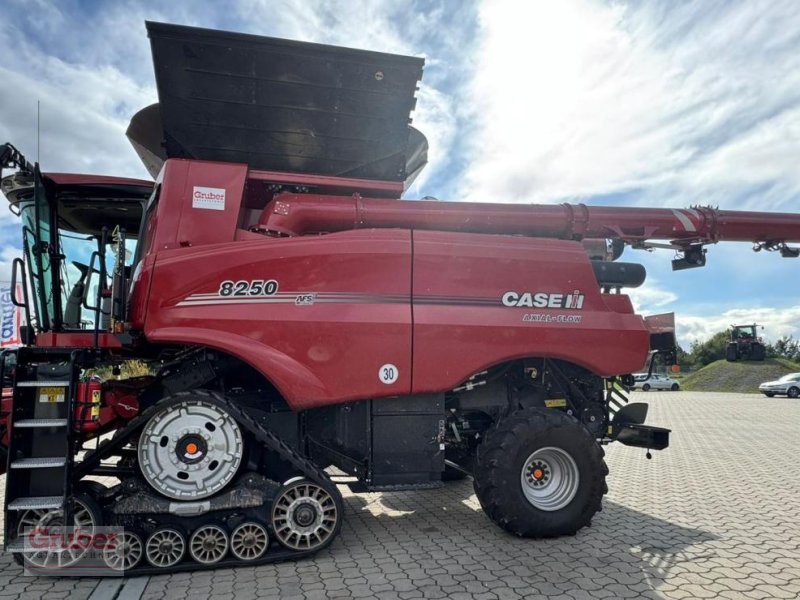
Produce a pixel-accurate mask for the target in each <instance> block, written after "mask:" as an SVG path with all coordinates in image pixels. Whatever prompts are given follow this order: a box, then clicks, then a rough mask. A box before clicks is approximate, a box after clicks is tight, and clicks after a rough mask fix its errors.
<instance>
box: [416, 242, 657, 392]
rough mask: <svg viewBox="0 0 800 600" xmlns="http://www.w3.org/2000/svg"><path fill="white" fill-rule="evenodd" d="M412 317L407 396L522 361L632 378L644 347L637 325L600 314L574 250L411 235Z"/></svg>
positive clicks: (625, 317) (579, 251)
mask: <svg viewBox="0 0 800 600" xmlns="http://www.w3.org/2000/svg"><path fill="white" fill-rule="evenodd" d="M567 296H572V297H573V299H570V300H568V299H567ZM577 296H580V297H581V298H580V300H579V301H578V300H575V299H574V298H576V297H577ZM504 299H505V301H504ZM541 304H545V306H537V305H541ZM615 308H617V310H619V309H620V308H622V306H621V305H620V303H616V304H615ZM413 310H414V382H413V393H415V394H419V393H427V392H434V391H441V390H443V389H449V388H453V387H455V386H457V385H458V384H459V383H460V382H462V381H464V380H465V379H466V378H467V377H469V376H470V375H472V374H474V373H476V372H478V371H481V370H483V369H485V368H486V367H489V366H491V365H494V364H497V363H500V362H502V361H505V360H510V359H514V358H522V357H529V356H545V357H553V358H561V359H564V360H568V361H571V362H573V363H576V364H578V365H581V366H583V367H586V368H587V369H589V370H591V371H593V372H595V373H597V374H599V375H615V374H622V373H632V372H634V371H637V370H639V369H640V368H641V366H642V365H643V364H644V362H645V360H646V358H647V352H648V348H649V347H648V333H647V330H646V328H645V326H644V323H643V320H642V318H641V317H639V316H637V315H634V314H624V313H620V312H615V311H612V310H609V307H608V306H607V305H606V303H605V302H604V301H603V298H602V296H601V294H600V290H599V288H598V285H597V280H596V279H595V277H594V274H593V272H592V268H591V264H590V262H589V259H588V256H587V254H586V252H585V251H584V249H583V247H582V246H581V245H580V244H579V243H577V242H570V241H559V240H537V239H530V238H520V237H510V236H493V235H479V234H461V233H447V232H432V231H415V232H414V281H413Z"/></svg>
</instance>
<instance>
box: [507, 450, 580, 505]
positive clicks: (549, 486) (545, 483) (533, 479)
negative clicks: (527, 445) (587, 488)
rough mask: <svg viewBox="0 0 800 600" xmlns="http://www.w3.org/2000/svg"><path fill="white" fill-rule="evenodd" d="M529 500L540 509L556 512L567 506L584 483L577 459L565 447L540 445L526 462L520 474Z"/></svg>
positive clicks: (524, 492)
mask: <svg viewBox="0 0 800 600" xmlns="http://www.w3.org/2000/svg"><path fill="white" fill-rule="evenodd" d="M520 483H521V485H522V493H523V494H524V495H525V499H526V500H527V501H528V502H529V503H530V504H531V505H532V506H534V507H535V508H538V509H539V510H543V511H547V512H552V511H555V510H559V509H561V508H564V507H565V506H567V505H568V504H569V503H570V502H572V499H573V498H575V494H577V493H578V488H579V486H580V472H579V471H578V465H577V464H576V463H575V460H574V459H573V458H572V456H570V454H569V453H568V452H566V451H565V450H562V449H561V448H556V447H554V446H548V447H546V448H540V449H539V450H536V451H535V452H534V453H533V454H531V455H530V456H529V457H528V459H527V460H526V461H525V464H524V465H523V467H522V472H521V473H520Z"/></svg>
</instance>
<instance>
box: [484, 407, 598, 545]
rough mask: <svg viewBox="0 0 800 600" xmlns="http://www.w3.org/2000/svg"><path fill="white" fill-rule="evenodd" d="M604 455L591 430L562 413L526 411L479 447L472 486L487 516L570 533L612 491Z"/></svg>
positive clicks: (523, 527)
mask: <svg viewBox="0 0 800 600" xmlns="http://www.w3.org/2000/svg"><path fill="white" fill-rule="evenodd" d="M603 455H604V452H603V449H602V448H601V447H600V446H599V445H598V444H597V442H596V441H595V439H594V437H593V436H592V435H591V434H590V433H589V431H588V430H587V429H586V428H585V427H583V426H582V425H581V424H580V423H578V422H577V421H576V420H575V419H573V418H572V417H570V416H568V415H566V414H565V413H562V412H559V411H555V410H548V409H539V408H529V409H525V410H521V411H518V412H515V413H514V414H512V415H511V416H510V417H508V418H506V419H504V420H502V421H500V422H499V423H498V424H497V426H496V427H495V428H493V429H491V430H490V431H489V432H488V433H487V434H486V438H485V439H484V441H483V443H482V444H481V445H480V447H479V448H478V453H477V457H476V461H475V471H474V474H473V478H474V487H475V493H476V495H477V496H478V500H479V501H480V503H481V507H483V510H484V512H486V514H487V515H488V516H489V518H490V519H492V521H494V522H495V523H497V524H498V525H499V526H500V527H502V528H503V529H505V530H506V531H509V532H511V533H513V534H515V535H518V536H522V537H554V536H559V535H572V534H574V533H575V532H576V531H578V529H580V528H582V527H585V526H587V525H589V524H590V523H591V520H592V517H593V516H594V515H595V513H597V512H598V511H599V510H601V508H602V499H603V495H604V494H605V493H606V492H607V491H608V488H607V487H606V483H605V477H606V475H607V474H608V467H606V464H605V462H604V461H603ZM536 476H540V477H541V478H540V479H535V477H536Z"/></svg>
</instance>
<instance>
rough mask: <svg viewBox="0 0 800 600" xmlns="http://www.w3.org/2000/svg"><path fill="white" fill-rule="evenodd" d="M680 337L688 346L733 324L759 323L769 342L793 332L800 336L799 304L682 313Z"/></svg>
mask: <svg viewBox="0 0 800 600" xmlns="http://www.w3.org/2000/svg"><path fill="white" fill-rule="evenodd" d="M676 320H677V330H678V338H679V340H680V341H681V343H682V344H684V345H685V346H686V347H688V346H689V345H690V344H691V342H694V341H701V342H702V341H704V340H707V339H709V338H710V337H711V336H712V335H714V334H715V333H717V332H719V331H724V330H726V329H728V328H729V327H730V326H731V325H745V324H751V323H758V324H759V325H762V326H763V327H764V330H763V331H761V332H759V333H760V334H761V335H763V337H764V338H765V339H766V340H767V341H771V342H772V341H775V340H777V339H778V338H780V337H783V336H786V335H791V336H794V338H795V339H800V305H795V306H790V307H787V308H784V309H780V310H775V309H774V308H766V307H764V308H752V309H742V308H739V309H731V310H726V311H725V312H723V313H721V314H716V315H711V316H692V315H679V316H678V317H677V319H676Z"/></svg>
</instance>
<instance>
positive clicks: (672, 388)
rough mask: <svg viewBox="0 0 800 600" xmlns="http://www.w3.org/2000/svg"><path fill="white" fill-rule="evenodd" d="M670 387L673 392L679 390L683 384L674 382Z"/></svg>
mask: <svg viewBox="0 0 800 600" xmlns="http://www.w3.org/2000/svg"><path fill="white" fill-rule="evenodd" d="M669 389H671V390H672V391H673V392H678V391H680V389H681V386H679V385H678V384H677V383H673V384H672V387H671V388H669Z"/></svg>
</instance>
